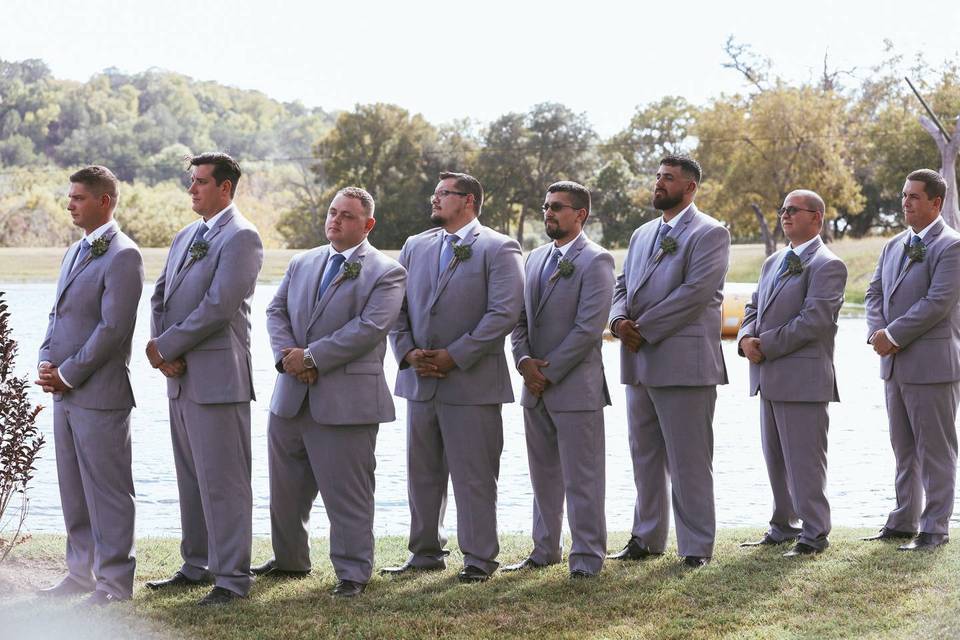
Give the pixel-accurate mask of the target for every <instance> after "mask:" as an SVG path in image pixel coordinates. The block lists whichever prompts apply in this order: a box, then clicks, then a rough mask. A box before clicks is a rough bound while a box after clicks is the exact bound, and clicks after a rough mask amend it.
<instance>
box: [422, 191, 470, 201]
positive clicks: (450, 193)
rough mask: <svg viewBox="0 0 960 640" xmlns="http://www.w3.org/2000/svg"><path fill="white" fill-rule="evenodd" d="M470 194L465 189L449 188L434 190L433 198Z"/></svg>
mask: <svg viewBox="0 0 960 640" xmlns="http://www.w3.org/2000/svg"><path fill="white" fill-rule="evenodd" d="M468 195H470V194H469V193H466V192H465V191H450V190H449V189H439V190H437V191H434V192H433V195H432V196H431V199H433V198H437V199H439V198H446V197H447V196H468Z"/></svg>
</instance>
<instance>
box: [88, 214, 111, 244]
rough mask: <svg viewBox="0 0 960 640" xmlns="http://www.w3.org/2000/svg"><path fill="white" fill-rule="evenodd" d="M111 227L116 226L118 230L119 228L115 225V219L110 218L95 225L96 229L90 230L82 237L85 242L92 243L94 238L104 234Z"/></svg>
mask: <svg viewBox="0 0 960 640" xmlns="http://www.w3.org/2000/svg"><path fill="white" fill-rule="evenodd" d="M113 228H116V229H117V230H118V231H119V229H120V227H119V225H117V221H116V220H110V221H108V222H107V223H106V224H102V225H100V226H99V227H97V228H96V229H94V230H93V231H91V232H90V233H88V234H86V235H85V236H83V237H84V238H85V239H86V241H87V244H92V243H93V241H94V240H96V239H97V238H99V237H100V236H102V235H103V234H105V233H106V232H107V231H108V230H110V229H113Z"/></svg>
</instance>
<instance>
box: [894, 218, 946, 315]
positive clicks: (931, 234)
mask: <svg viewBox="0 0 960 640" xmlns="http://www.w3.org/2000/svg"><path fill="white" fill-rule="evenodd" d="M941 231H943V221H942V220H941V221H939V222H937V224H935V225H934V226H933V227H931V228H930V231H927V235H926V236H925V237H924V238H923V246H924V247H929V246H930V243H932V242H933V240H934V239H935V238H936V237H937V236H938V235H940V232H941ZM910 234H911V231H910V230H909V229H907V231H906V232H904V234H903V239H902V241H901V242H899V243H898V245H899V250H898V251H897V256H898V258H897V262H896V264H897V268H898V271H899V272H898V273H897V274H896V275H897V279H896V280H895V281H894V283H893V286H892V287H891V288H890V295H893V292H894V291H896V290H897V287H899V286H900V283H901V282H903V278H904V277H905V276H906V275H907V272H908V271H910V269H912V268H913V267H914V264H916V263H914V262H913V261H912V260H909V259H908V260H907V263H906V264H904V265H903V269H900V268H899V266H900V264H902V263H903V256H904V254H905V253H906V252H907V238H909V237H910ZM887 297H888V298H889V296H887Z"/></svg>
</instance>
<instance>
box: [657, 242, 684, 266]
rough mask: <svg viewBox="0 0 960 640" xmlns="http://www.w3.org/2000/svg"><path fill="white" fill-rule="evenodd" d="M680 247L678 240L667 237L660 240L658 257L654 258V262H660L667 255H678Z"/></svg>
mask: <svg viewBox="0 0 960 640" xmlns="http://www.w3.org/2000/svg"><path fill="white" fill-rule="evenodd" d="M678 246H679V245H678V244H677V239H676V238H671V237H670V236H665V237H664V238H663V239H661V240H660V249H659V250H658V251H657V255H656V257H655V258H654V262H660V259H661V258H663V256H665V255H669V254H671V253H676V252H677V247H678Z"/></svg>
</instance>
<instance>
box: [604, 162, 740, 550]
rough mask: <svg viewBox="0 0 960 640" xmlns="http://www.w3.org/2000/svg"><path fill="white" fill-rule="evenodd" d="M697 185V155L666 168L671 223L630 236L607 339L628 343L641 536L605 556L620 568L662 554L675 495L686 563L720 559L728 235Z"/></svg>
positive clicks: (663, 192) (623, 370)
mask: <svg viewBox="0 0 960 640" xmlns="http://www.w3.org/2000/svg"><path fill="white" fill-rule="evenodd" d="M700 176H701V171H700V165H699V164H698V163H697V162H696V161H695V160H693V159H692V158H690V157H688V156H679V155H669V156H666V157H665V158H663V159H662V160H661V161H660V167H659V168H658V169H657V177H656V184H655V186H654V194H653V206H654V207H656V208H657V209H659V210H660V211H662V212H663V216H662V217H660V218H658V219H656V220H651V221H650V222H648V223H646V224H644V225H643V226H641V227H640V228H639V229H637V230H636V231H635V232H634V233H633V237H631V238H630V246H629V248H628V249H627V257H626V259H625V261H624V265H623V274H621V275H620V277H619V278H618V279H617V284H616V288H615V290H614V298H613V307H612V309H611V311H610V330H611V332H612V333H613V334H614V335H615V336H617V337H618V338H620V340H621V342H622V343H623V344H622V345H621V349H620V379H621V382H623V384H625V385H626V395H627V425H628V428H629V432H630V454H631V456H632V458H633V475H634V482H635V484H636V487H637V503H636V509H635V511H634V517H633V531H632V536H631V537H630V540H629V541H628V542H627V544H626V546H625V547H624V548H623V549H622V550H621V551H619V552H617V553H614V554H611V555H609V556H607V557H608V558H611V559H615V560H642V559H644V558H647V557H650V556H654V555H660V554H662V553H663V551H664V549H665V547H666V544H667V531H668V529H669V526H670V520H669V518H670V512H669V510H670V495H671V493H672V495H673V512H674V520H675V522H676V527H677V548H678V551H679V553H680V556H682V558H683V563H684V565H686V566H688V567H692V568H697V567H701V566H703V565H705V564H707V563H708V562H709V561H710V558H711V557H712V556H713V545H714V539H715V537H716V516H715V510H714V502H713V410H714V406H715V405H716V401H717V387H716V385H718V384H726V383H727V370H726V367H725V365H724V362H723V353H722V352H721V350H720V324H721V320H720V315H721V314H720V307H721V304H722V302H723V279H724V276H725V275H726V273H727V266H728V264H729V255H730V233H729V232H728V231H727V230H726V228H724V226H723V225H722V224H721V223H720V222H718V221H717V220H715V219H713V218H711V217H710V216H708V215H706V214H705V213H702V212H701V211H699V210H698V209H697V207H696V206H695V205H694V204H693V199H694V196H695V195H696V193H697V185H698V184H699V182H700ZM670 485H672V491H671V489H670Z"/></svg>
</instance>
